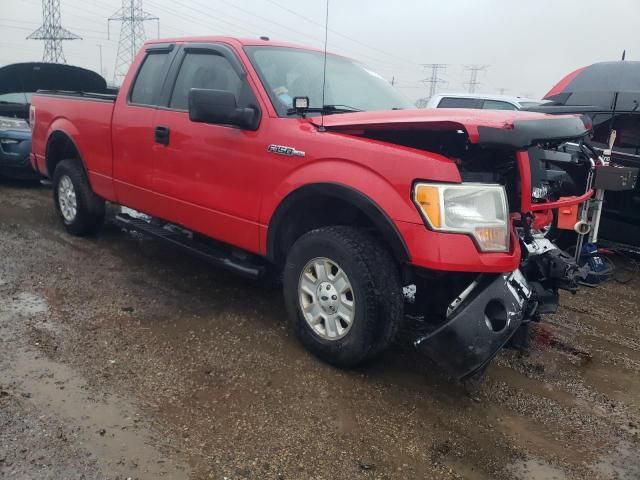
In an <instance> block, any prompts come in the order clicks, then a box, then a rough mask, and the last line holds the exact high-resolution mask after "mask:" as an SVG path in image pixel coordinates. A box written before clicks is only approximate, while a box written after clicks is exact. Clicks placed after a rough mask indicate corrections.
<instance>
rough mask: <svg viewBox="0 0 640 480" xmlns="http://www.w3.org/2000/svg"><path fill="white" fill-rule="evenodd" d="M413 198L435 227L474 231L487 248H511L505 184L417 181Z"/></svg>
mask: <svg viewBox="0 0 640 480" xmlns="http://www.w3.org/2000/svg"><path fill="white" fill-rule="evenodd" d="M413 200H414V202H415V204H416V206H417V207H418V208H419V209H420V211H421V212H422V214H423V215H424V217H425V219H426V220H427V222H428V223H429V226H430V227H431V228H432V229H433V230H438V231H441V232H452V233H464V234H467V235H471V236H472V237H473V238H474V240H475V241H476V243H477V245H478V247H479V248H480V250H481V251H483V252H508V251H509V208H508V207H507V196H506V194H505V191H504V187H503V186H502V185H480V184H464V183H463V184H451V185H448V184H441V183H438V184H436V183H417V184H416V185H415V188H414V191H413Z"/></svg>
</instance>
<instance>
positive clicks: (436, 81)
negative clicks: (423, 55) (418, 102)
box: [421, 63, 447, 98]
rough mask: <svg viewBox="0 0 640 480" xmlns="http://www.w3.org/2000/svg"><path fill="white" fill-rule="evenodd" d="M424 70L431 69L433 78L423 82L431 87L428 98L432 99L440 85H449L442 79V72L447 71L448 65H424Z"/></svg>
mask: <svg viewBox="0 0 640 480" xmlns="http://www.w3.org/2000/svg"><path fill="white" fill-rule="evenodd" d="M423 67H424V68H427V69H429V68H430V69H431V76H430V77H429V78H425V79H424V80H421V82H422V83H424V84H425V85H428V86H429V96H428V97H427V98H431V97H433V96H434V95H435V93H436V90H437V89H438V85H440V84H443V83H447V82H446V80H443V79H442V78H440V75H439V73H440V71H444V70H446V69H447V64H446V63H425V64H424V65H423Z"/></svg>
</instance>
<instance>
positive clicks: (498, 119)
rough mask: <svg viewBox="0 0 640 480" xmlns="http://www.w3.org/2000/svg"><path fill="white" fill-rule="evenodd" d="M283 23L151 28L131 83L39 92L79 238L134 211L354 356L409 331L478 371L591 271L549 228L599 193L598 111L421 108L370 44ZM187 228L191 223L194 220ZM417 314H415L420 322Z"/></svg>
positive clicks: (44, 158) (129, 219) (362, 356)
mask: <svg viewBox="0 0 640 480" xmlns="http://www.w3.org/2000/svg"><path fill="white" fill-rule="evenodd" d="M324 68H325V58H324V55H323V52H320V51H317V50H314V49H310V48H304V47H299V46H295V45H290V44H283V43H276V42H273V41H270V40H268V39H260V40H243V39H236V38H227V37H204V38H184V39H172V40H158V41H151V42H148V43H146V44H145V45H144V47H143V48H142V50H141V52H140V53H139V54H138V56H137V57H136V60H135V61H134V63H133V65H132V66H131V69H130V71H129V74H128V75H127V77H126V79H125V80H124V82H123V84H122V87H121V88H120V89H119V92H118V93H117V95H113V94H109V93H105V92H59V91H48V92H40V93H38V94H36V95H35V96H34V97H33V100H32V105H31V112H30V121H31V126H32V129H33V151H32V163H33V166H34V168H36V170H38V171H39V172H40V173H42V174H43V175H47V176H49V177H50V178H51V179H52V180H53V192H54V201H55V207H56V209H57V211H58V213H59V215H60V218H61V220H62V222H63V224H64V226H65V228H66V229H67V231H68V232H69V233H71V234H73V235H87V234H90V233H92V232H95V231H96V230H97V229H98V227H99V226H100V225H101V223H102V222H103V220H104V216H105V201H108V202H114V203H116V204H120V205H123V206H126V207H130V208H131V209H134V210H136V211H139V212H143V213H145V214H147V215H148V216H150V217H152V221H146V220H145V219H140V218H138V217H135V216H130V215H125V214H121V215H119V216H118V217H117V220H118V221H119V222H121V223H122V224H123V225H125V226H127V227H129V228H132V229H137V230H140V231H143V232H146V233H149V234H151V235H154V236H156V237H159V238H163V239H166V240H169V241H171V242H173V243H175V244H177V245H181V246H183V247H185V248H188V249H189V250H191V251H192V252H193V253H194V254H197V255H201V256H202V257H203V258H206V259H208V260H210V261H212V262H213V263H216V264H218V265H221V266H223V267H225V268H229V269H232V270H235V271H237V272H239V273H241V274H244V275H246V276H250V277H254V278H258V277H260V276H262V275H265V274H268V273H269V272H279V274H280V275H281V276H280V278H281V280H282V283H283V289H284V298H285V302H286V307H287V310H288V314H289V317H290V318H289V320H290V323H291V326H292V328H293V330H294V331H295V333H296V334H297V336H298V337H299V338H300V340H301V341H302V343H303V344H304V345H305V346H306V347H307V348H308V349H309V350H310V351H312V352H313V353H314V354H316V355H317V356H319V357H321V358H322V359H324V360H326V361H328V362H330V363H332V364H334V365H337V366H341V367H349V366H353V365H356V364H359V363H361V362H363V361H365V360H367V359H370V358H371V357H373V356H375V355H377V354H379V353H380V352H382V351H383V350H384V349H385V348H386V347H387V346H388V345H389V344H390V342H391V341H393V339H394V337H395V336H396V333H397V332H398V329H399V328H400V327H401V326H403V325H404V326H406V327H407V329H408V331H409V332H413V335H414V336H413V341H414V343H415V345H416V346H417V347H419V348H420V349H422V350H423V351H424V352H425V353H427V354H428V355H430V356H431V357H432V358H433V359H434V360H435V361H436V362H438V363H439V364H440V365H442V366H443V367H445V368H446V369H447V370H448V371H449V372H450V373H451V374H452V375H455V376H456V377H459V378H463V377H466V376H468V375H471V374H473V373H475V372H478V371H481V370H482V369H483V367H484V366H485V365H487V363H488V362H489V361H490V360H491V359H492V358H493V357H494V355H495V354H496V352H497V351H498V350H499V349H500V348H502V347H503V346H504V345H505V344H506V343H507V342H508V341H509V340H510V339H511V338H512V337H513V335H514V334H515V333H516V332H517V331H520V332H522V331H524V330H526V328H527V325H528V324H529V322H530V321H532V320H538V319H539V316H540V314H541V313H548V312H553V311H554V310H555V309H556V308H557V303H558V289H559V288H565V289H569V290H574V289H575V288H576V283H577V280H578V279H579V277H580V275H581V270H580V269H579V267H578V266H577V265H576V264H575V263H574V262H573V259H572V258H571V257H569V256H568V255H566V254H564V253H563V252H562V251H561V250H559V249H558V248H556V247H555V246H554V245H553V244H552V243H551V242H550V241H549V239H548V238H547V236H546V231H547V229H548V227H549V225H550V224H551V223H552V220H553V210H554V209H557V208H559V207H563V208H564V207H570V206H572V205H577V204H581V203H583V202H584V201H585V200H586V199H587V198H589V197H590V196H591V194H592V192H591V191H590V190H589V189H586V190H585V185H586V178H587V174H588V171H589V168H590V167H589V162H586V163H584V162H582V161H581V160H580V159H578V158H576V156H575V155H571V154H568V153H564V152H563V151H562V149H561V148H558V146H559V145H560V144H561V143H562V142H565V141H567V140H571V141H574V142H581V141H582V139H583V138H584V137H585V136H586V135H587V134H588V132H589V129H590V125H588V124H587V123H585V121H583V119H582V117H579V116H555V117H550V116H546V115H543V114H535V113H521V112H506V111H495V112H492V111H481V110H460V109H456V110H446V109H438V110H419V109H414V108H412V107H411V105H410V104H409V103H408V102H407V101H406V100H405V99H404V98H403V97H402V96H401V95H399V94H398V93H397V92H396V91H395V90H394V89H393V88H392V87H391V85H389V83H388V82H386V81H385V80H384V79H383V78H382V77H380V76H379V75H378V74H376V73H374V72H373V71H371V70H369V69H368V68H366V67H365V66H363V65H362V64H360V63H359V62H357V61H353V60H351V59H348V58H345V57H342V56H338V55H334V54H329V55H327V57H326V75H324V74H323V69H324ZM176 226H177V227H180V228H176ZM407 318H410V320H407Z"/></svg>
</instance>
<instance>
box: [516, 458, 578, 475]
mask: <svg viewBox="0 0 640 480" xmlns="http://www.w3.org/2000/svg"><path fill="white" fill-rule="evenodd" d="M507 472H509V474H510V475H512V476H513V477H512V478H513V479H514V480H567V476H566V475H565V473H564V472H563V471H562V470H560V469H558V468H556V467H554V466H552V465H549V464H548V463H547V462H545V461H543V460H539V459H529V460H523V461H519V462H516V463H513V464H511V465H510V466H508V467H507Z"/></svg>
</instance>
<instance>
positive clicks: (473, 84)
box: [464, 65, 489, 93]
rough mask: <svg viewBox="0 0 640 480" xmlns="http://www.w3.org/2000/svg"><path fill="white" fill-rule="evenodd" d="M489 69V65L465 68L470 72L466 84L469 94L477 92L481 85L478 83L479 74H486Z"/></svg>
mask: <svg viewBox="0 0 640 480" xmlns="http://www.w3.org/2000/svg"><path fill="white" fill-rule="evenodd" d="M487 68H489V65H468V66H466V67H464V69H465V70H466V71H468V72H469V81H468V82H465V83H464V85H466V86H467V88H468V92H469V93H475V92H476V88H477V87H478V85H480V82H478V72H484V71H485V70H486V69H487Z"/></svg>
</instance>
